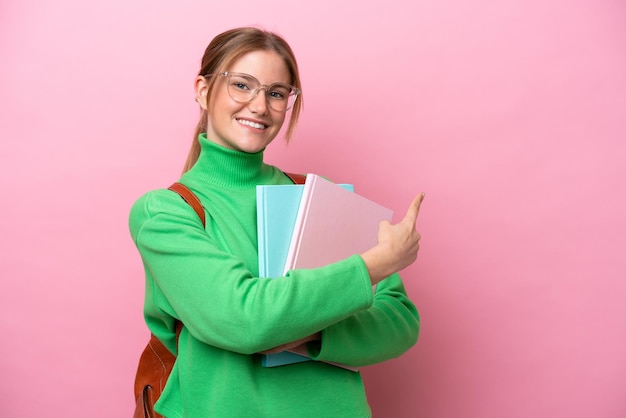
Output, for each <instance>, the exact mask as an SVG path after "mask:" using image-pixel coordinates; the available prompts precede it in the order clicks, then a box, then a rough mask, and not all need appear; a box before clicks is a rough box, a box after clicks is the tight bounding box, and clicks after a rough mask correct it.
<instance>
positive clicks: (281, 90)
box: [267, 85, 291, 100]
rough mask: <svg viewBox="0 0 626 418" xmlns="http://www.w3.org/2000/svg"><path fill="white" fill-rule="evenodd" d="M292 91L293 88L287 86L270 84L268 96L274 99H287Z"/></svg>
mask: <svg viewBox="0 0 626 418" xmlns="http://www.w3.org/2000/svg"><path fill="white" fill-rule="evenodd" d="M290 91H291V89H290V88H288V87H285V86H281V85H274V86H270V88H269V89H268V92H267V97H269V98H271V99H274V100H285V99H287V97H288V96H289V92H290Z"/></svg>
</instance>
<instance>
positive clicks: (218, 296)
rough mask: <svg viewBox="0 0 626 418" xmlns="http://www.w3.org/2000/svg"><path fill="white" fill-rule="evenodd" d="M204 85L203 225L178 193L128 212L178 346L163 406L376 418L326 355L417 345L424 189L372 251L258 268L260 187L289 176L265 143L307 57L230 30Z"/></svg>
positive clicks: (150, 288) (191, 166) (191, 163)
mask: <svg viewBox="0 0 626 418" xmlns="http://www.w3.org/2000/svg"><path fill="white" fill-rule="evenodd" d="M195 92H196V101H197V102H198V103H199V105H200V108H201V117H200V121H199V123H198V127H197V132H196V135H194V140H193V145H192V147H191V151H190V154H189V157H188V160H187V162H186V166H185V172H184V174H183V176H182V177H181V179H180V182H181V183H183V184H185V185H186V186H187V187H188V188H190V189H191V190H192V191H193V192H194V193H195V194H196V195H197V196H198V197H199V198H200V200H201V202H202V204H203V206H204V209H205V212H206V229H205V228H203V227H202V225H201V223H200V222H199V220H198V216H197V215H196V213H194V211H193V209H192V208H191V207H190V206H189V205H187V204H186V203H185V202H184V201H183V200H182V199H181V198H180V196H179V195H177V194H176V193H174V192H172V191H169V190H155V191H151V192H149V193H147V194H145V195H144V196H142V197H141V198H140V199H139V200H137V202H136V203H135V204H134V205H133V207H132V210H131V214H130V231H131V235H132V237H133V239H134V241H135V244H136V246H137V248H138V250H139V253H140V254H141V257H142V260H143V263H144V266H145V272H146V293H145V308H144V312H145V320H146V322H147V325H148V327H149V329H150V330H151V332H152V333H153V334H154V335H155V336H157V337H158V338H159V339H160V340H161V341H162V342H163V343H164V344H165V346H166V347H168V349H170V350H171V351H172V352H175V353H177V360H176V363H175V365H174V368H173V370H172V374H171V375H170V377H169V379H168V381H167V385H166V386H165V389H164V391H163V394H162V396H161V397H160V399H159V401H158V403H157V406H156V410H157V411H158V412H159V413H160V414H163V415H164V416H166V417H168V418H174V417H190V418H209V417H218V418H233V417H255V418H262V417H268V418H270V417H271V418H280V417H288V418H294V417H298V418H306V417H315V418H320V417H332V418H341V417H350V418H357V417H370V416H371V412H370V408H369V406H368V404H367V400H366V397H365V391H364V388H363V382H362V380H361V376H360V374H359V373H358V372H353V371H350V370H347V369H345V368H341V367H335V366H331V365H329V364H327V363H326V362H339V363H343V364H346V365H352V366H365V365H369V364H373V363H377V362H381V361H384V360H387V359H390V358H393V357H397V356H399V355H400V354H402V353H403V352H405V351H406V350H407V349H409V348H410V347H411V346H412V345H413V344H415V342H416V341H417V336H418V332H419V316H418V313H417V310H416V308H415V306H414V305H413V303H412V302H411V301H410V300H409V298H408V297H407V295H406V292H405V289H404V286H403V283H402V281H401V279H400V277H399V276H398V274H397V273H396V272H397V271H399V270H401V269H403V268H405V267H406V266H408V265H410V264H411V263H413V261H414V260H415V259H416V257H417V252H418V248H419V244H418V242H419V238H420V236H419V234H418V233H417V232H416V230H415V222H416V219H417V215H418V211H419V205H420V203H421V200H422V198H423V195H420V196H418V197H417V198H416V199H415V200H414V202H413V203H412V204H411V206H410V208H409V210H408V212H407V215H406V217H405V219H404V220H403V221H402V222H400V223H398V224H395V225H392V224H390V223H382V224H381V226H380V230H379V243H378V245H376V246H375V247H373V248H372V249H370V250H368V251H366V252H365V253H363V254H359V255H354V256H351V257H349V258H347V259H345V260H342V261H339V262H337V263H334V264H331V265H328V266H323V267H320V268H316V269H307V270H304V269H303V270H294V271H290V272H288V273H287V275H286V276H285V277H278V278H259V277H258V264H257V236H256V186H257V185H260V184H290V183H291V181H290V180H289V178H287V177H286V176H285V174H284V173H283V172H282V171H281V170H279V169H278V168H276V167H274V166H271V165H268V164H265V163H264V161H263V151H264V150H265V148H266V147H267V146H268V145H269V144H270V143H271V142H272V140H273V139H274V138H275V137H276V135H277V134H278V132H279V131H280V129H281V127H282V126H283V123H284V121H285V118H286V115H287V114H290V120H289V123H288V127H287V137H289V136H290V135H291V134H292V131H293V128H294V126H295V123H296V121H297V119H298V114H299V112H300V109H301V103H302V92H301V84H300V78H299V74H298V67H297V64H296V60H295V58H294V55H293V52H292V51H291V48H290V47H289V46H288V44H287V43H286V42H285V41H284V40H283V39H282V38H281V37H279V36H277V35H276V34H273V33H270V32H266V31H263V30H260V29H256V28H238V29H233V30H229V31H227V32H224V33H222V34H220V35H218V36H217V37H216V38H215V39H213V41H212V42H211V43H210V44H209V46H208V47H207V49H206V52H205V54H204V57H203V60H202V68H201V70H200V72H199V74H198V77H197V78H196V80H195ZM374 284H377V287H376V290H375V292H374V291H373V290H372V285H374ZM176 321H180V322H182V324H183V328H182V331H181V332H180V337H179V340H178V344H177V342H176V334H175V323H176ZM301 344H306V347H307V350H308V353H309V355H310V356H311V358H312V359H313V360H314V361H307V362H302V363H298V364H292V365H287V366H282V367H274V368H265V367H263V366H262V365H261V354H260V353H273V352H279V351H282V350H284V349H286V348H291V347H295V346H299V345H301Z"/></svg>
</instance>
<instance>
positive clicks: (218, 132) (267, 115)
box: [196, 51, 291, 153]
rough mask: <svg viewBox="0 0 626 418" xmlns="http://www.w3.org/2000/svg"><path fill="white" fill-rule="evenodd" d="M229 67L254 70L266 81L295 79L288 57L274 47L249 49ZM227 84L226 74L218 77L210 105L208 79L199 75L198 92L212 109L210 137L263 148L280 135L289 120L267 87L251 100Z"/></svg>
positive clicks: (230, 145) (230, 144)
mask: <svg viewBox="0 0 626 418" xmlns="http://www.w3.org/2000/svg"><path fill="white" fill-rule="evenodd" d="M226 71H229V72H237V73H245V74H250V75H251V76H253V77H255V78H256V79H257V80H259V82H260V83H261V84H263V85H270V84H273V83H284V84H290V83H291V78H290V76H289V70H288V68H287V65H286V64H285V61H284V60H283V59H282V58H281V57H280V55H278V54H277V53H276V52H274V51H253V52H249V53H247V54H246V55H244V56H242V57H241V58H239V59H238V60H237V61H235V62H234V63H233V64H232V65H231V66H230V67H229V68H227V69H226ZM226 84H227V79H226V77H220V79H219V80H217V84H216V85H215V87H214V89H213V92H212V95H211V96H212V97H210V100H209V102H208V106H207V105H206V100H205V98H206V94H207V84H206V79H204V77H198V78H197V79H196V94H197V96H198V98H199V102H200V105H201V106H202V107H203V108H204V109H205V110H207V113H208V118H207V119H208V122H207V127H206V128H207V130H206V132H207V138H208V139H209V140H210V141H213V142H215V143H217V144H219V145H222V146H224V147H226V148H230V149H234V150H238V151H242V152H247V153H255V152H259V151H262V150H263V149H265V147H266V146H267V145H269V143H270V142H272V140H273V139H274V138H275V137H276V135H278V132H279V131H280V128H281V127H282V126H283V122H284V121H285V112H277V111H275V110H273V109H272V108H270V107H269V106H268V104H267V101H266V98H265V90H260V91H259V92H258V94H257V95H256V97H255V98H254V99H253V100H252V101H251V102H250V103H238V102H236V101H235V100H233V99H232V98H231V97H230V95H229V94H228V90H227V85H226Z"/></svg>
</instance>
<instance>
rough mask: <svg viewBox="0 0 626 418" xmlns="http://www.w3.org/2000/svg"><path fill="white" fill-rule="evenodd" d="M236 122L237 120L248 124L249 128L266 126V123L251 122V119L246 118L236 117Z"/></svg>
mask: <svg viewBox="0 0 626 418" xmlns="http://www.w3.org/2000/svg"><path fill="white" fill-rule="evenodd" d="M237 122H239V123H240V124H242V125H245V126H249V127H251V128H255V129H266V128H267V125H264V124H262V123H259V122H253V121H251V120H247V119H237Z"/></svg>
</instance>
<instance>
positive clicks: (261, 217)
mask: <svg viewBox="0 0 626 418" xmlns="http://www.w3.org/2000/svg"><path fill="white" fill-rule="evenodd" d="M341 186H342V187H343V188H345V189H347V190H350V191H354V187H353V186H352V185H351V184H342V185H341ZM303 190H304V185H299V184H298V185H296V184H287V185H266V186H257V188H256V197H257V235H258V247H259V277H282V276H283V275H284V274H283V269H284V267H285V261H286V260H287V253H288V252H289V245H290V240H291V236H292V234H293V228H294V226H295V224H296V217H297V215H298V208H299V206H300V198H301V197H302V192H303ZM309 360H310V359H309V358H308V357H305V356H301V355H299V354H295V353H290V352H288V351H283V352H282V353H277V354H267V355H263V357H262V360H261V363H262V365H263V366H265V367H275V366H282V365H285V364H292V363H300V362H303V361H309Z"/></svg>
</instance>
